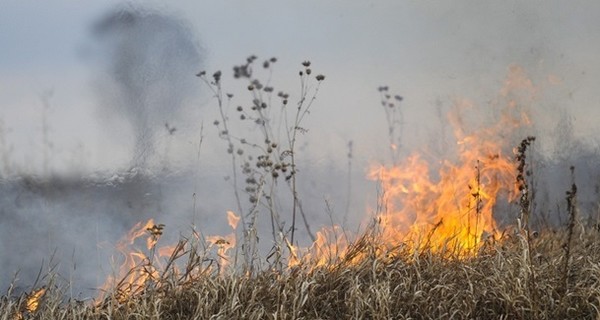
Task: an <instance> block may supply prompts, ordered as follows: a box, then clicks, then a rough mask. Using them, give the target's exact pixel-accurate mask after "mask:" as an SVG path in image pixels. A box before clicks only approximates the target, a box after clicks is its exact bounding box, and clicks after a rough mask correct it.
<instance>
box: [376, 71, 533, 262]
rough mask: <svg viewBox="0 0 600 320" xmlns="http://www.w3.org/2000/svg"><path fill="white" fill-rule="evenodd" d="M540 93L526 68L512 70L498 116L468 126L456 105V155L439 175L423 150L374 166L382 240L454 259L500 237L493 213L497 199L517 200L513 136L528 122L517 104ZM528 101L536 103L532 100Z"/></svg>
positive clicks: (453, 119) (452, 120)
mask: <svg viewBox="0 0 600 320" xmlns="http://www.w3.org/2000/svg"><path fill="white" fill-rule="evenodd" d="M523 93H525V97H526V98H529V99H533V97H534V96H535V94H536V93H537V90H536V88H535V87H534V86H533V84H532V82H531V80H529V79H528V78H527V77H526V76H525V73H524V72H523V70H522V69H521V68H519V67H511V68H510V73H509V77H508V80H507V81H506V82H505V87H504V88H503V89H502V91H501V97H502V98H504V99H505V100H506V103H505V107H504V108H503V109H502V111H501V113H500V117H499V120H497V121H496V122H494V123H492V124H491V125H489V126H487V127H484V128H478V129H477V128H476V129H474V130H472V131H469V130H468V129H469V127H467V126H465V125H464V123H463V120H462V119H461V112H460V111H461V110H462V109H469V111H470V112H472V110H470V109H471V108H473V105H472V104H471V103H469V102H467V101H461V102H459V103H457V105H456V110H454V112H452V113H450V114H449V120H450V123H451V124H452V125H453V127H454V134H455V137H456V141H457V153H458V156H457V159H456V160H455V161H451V160H444V161H442V162H441V164H440V165H439V168H438V170H437V174H436V175H435V176H434V177H431V173H432V172H433V170H432V168H431V165H430V164H429V163H428V162H426V161H425V160H423V159H422V157H421V156H419V155H418V154H415V155H412V156H410V157H408V159H406V160H405V161H404V162H403V163H400V164H398V165H395V166H390V167H386V166H382V165H377V166H373V167H372V168H371V169H370V171H369V174H368V177H369V178H370V179H373V180H378V181H380V183H381V185H382V189H383V194H382V195H381V199H380V201H381V205H382V208H383V210H382V212H380V213H379V216H378V218H379V219H380V221H381V225H382V232H383V233H382V238H383V240H384V241H386V242H388V243H389V244H391V245H398V244H401V243H404V244H409V245H410V246H411V248H412V250H414V251H422V250H431V251H432V252H439V251H443V252H446V253H448V252H451V253H454V254H456V256H459V257H461V256H466V255H472V254H474V253H476V252H477V250H478V249H479V248H480V246H481V244H482V240H484V238H486V237H493V236H496V235H498V230H497V227H496V222H495V220H494V216H493V211H494V206H495V205H496V203H497V201H498V200H499V198H501V197H502V196H504V197H506V199H507V200H509V201H511V200H514V199H515V198H516V195H517V192H518V190H517V186H516V174H517V164H516V162H515V161H514V160H513V158H514V155H513V154H512V152H510V151H508V152H507V150H511V143H513V142H512V141H510V137H512V136H514V132H515V130H517V129H519V128H523V127H526V126H528V125H529V124H530V120H529V116H528V114H527V112H525V111H524V110H523V108H521V106H520V105H519V104H518V103H517V102H516V101H517V99H522V96H523ZM526 102H527V103H529V102H530V100H527V101H526Z"/></svg>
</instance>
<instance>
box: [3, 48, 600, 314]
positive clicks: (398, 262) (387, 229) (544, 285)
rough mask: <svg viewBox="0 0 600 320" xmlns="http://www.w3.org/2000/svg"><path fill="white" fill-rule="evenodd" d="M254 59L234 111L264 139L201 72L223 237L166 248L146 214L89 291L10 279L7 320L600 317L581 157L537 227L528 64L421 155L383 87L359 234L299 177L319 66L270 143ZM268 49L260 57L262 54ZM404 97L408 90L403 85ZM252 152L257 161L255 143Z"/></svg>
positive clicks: (595, 237)
mask: <svg viewBox="0 0 600 320" xmlns="http://www.w3.org/2000/svg"><path fill="white" fill-rule="evenodd" d="M256 59H257V58H256V57H255V56H251V57H249V58H248V59H247V62H246V63H245V64H242V65H241V66H237V67H235V68H234V71H235V74H234V77H235V78H244V79H246V78H247V79H246V80H248V81H249V82H248V83H249V84H248V87H247V89H248V90H249V91H250V94H251V96H252V106H251V107H250V110H251V111H250V112H248V113H247V112H246V111H244V110H245V108H244V107H242V106H238V107H237V108H236V109H235V110H236V111H237V112H239V113H240V115H239V119H240V121H247V120H252V126H256V125H258V126H259V127H260V128H261V129H262V131H261V134H263V136H262V137H260V138H261V139H260V140H264V145H263V144H262V142H260V143H259V142H257V143H254V142H249V141H248V140H246V138H245V137H243V136H239V137H238V136H237V135H235V134H233V133H232V131H230V129H229V126H228V124H229V123H230V121H231V118H229V117H228V116H226V115H225V110H226V109H227V107H228V106H229V104H230V102H231V101H232V100H231V99H233V97H234V96H233V95H232V94H226V97H227V98H226V99H225V96H223V91H222V87H221V76H222V73H221V72H220V71H218V72H215V73H214V74H213V77H212V80H211V79H209V78H208V77H206V73H205V72H201V73H199V74H198V76H199V77H200V78H201V79H202V80H203V81H204V82H205V84H206V85H207V86H208V87H209V88H211V90H212V92H213V93H214V94H215V98H216V99H217V104H218V109H219V112H220V114H221V120H220V121H219V120H216V121H215V122H214V124H215V126H216V127H217V128H218V129H219V130H220V135H219V136H220V138H222V139H223V140H224V141H225V142H226V143H227V145H228V149H227V150H228V153H229V154H230V156H231V163H232V168H233V178H232V179H233V185H234V191H235V195H236V202H237V205H238V210H237V212H238V213H237V214H236V213H235V212H233V211H228V212H227V220H228V222H229V225H230V227H231V228H232V232H231V233H230V234H228V235H219V236H214V235H204V234H202V233H200V232H198V231H196V229H192V230H193V231H192V234H191V236H190V237H188V238H183V239H181V240H180V241H179V242H178V243H177V244H176V245H174V246H162V245H159V244H158V243H159V241H160V238H161V236H162V234H163V231H164V225H162V224H156V223H155V222H154V221H153V220H150V221H148V222H146V223H143V222H140V223H138V224H137V225H136V226H134V228H132V230H131V231H130V232H129V233H128V234H127V235H126V236H125V237H124V238H123V239H121V241H119V242H118V243H117V246H116V247H117V251H118V252H120V253H121V256H122V259H121V261H122V262H121V263H120V264H119V266H118V270H116V272H115V274H114V275H112V276H111V277H109V278H108V279H107V281H106V283H105V284H104V286H102V288H101V290H100V294H99V295H98V296H97V297H96V298H95V299H90V300H88V301H78V300H76V299H73V298H71V299H67V300H65V298H64V297H67V296H71V297H72V295H67V292H68V288H69V287H68V286H65V285H62V284H61V283H60V281H58V280H57V279H59V277H57V275H55V274H52V273H51V274H49V275H48V276H47V277H46V278H45V279H46V281H43V284H44V286H43V287H35V286H34V287H35V289H33V290H31V292H30V293H29V294H23V295H20V296H19V295H15V294H13V291H12V289H9V291H8V292H7V294H6V295H4V296H3V297H2V298H1V299H0V315H1V316H0V320H3V319H11V320H16V319H30V318H31V319H337V318H342V319H355V318H360V319H363V318H365V319H390V318H393V319H414V318H416V319H445V318H458V319H489V318H502V319H557V318H590V319H592V318H598V317H600V264H599V263H598V261H600V250H599V249H600V229H598V228H597V226H592V225H588V226H583V224H581V223H579V220H578V219H579V218H578V216H577V205H576V195H577V188H576V185H575V181H574V173H573V172H574V169H571V171H572V175H573V182H572V188H571V190H570V191H569V192H568V193H567V195H568V197H567V201H568V203H569V205H568V213H569V225H568V227H567V229H566V230H557V229H552V228H550V227H548V228H547V229H546V230H543V231H542V232H532V230H531V225H530V223H529V221H530V219H529V218H530V215H531V214H532V212H533V210H532V206H531V203H532V192H533V190H531V189H530V184H531V175H532V173H531V170H530V168H529V162H527V161H526V156H527V154H528V153H527V152H528V151H527V147H528V146H529V145H530V144H531V143H533V141H534V138H533V137H532V136H529V137H528V138H526V139H525V140H522V142H521V145H520V147H518V148H517V149H514V150H513V149H512V148H513V147H514V145H511V143H513V142H514V141H511V139H514V138H515V135H521V133H522V132H520V130H521V129H524V128H525V129H527V128H528V126H529V125H530V124H531V122H530V119H529V116H528V113H527V110H526V109H527V108H525V107H524V105H525V106H526V105H528V104H530V103H531V102H532V101H533V100H534V98H535V96H536V95H537V94H538V90H537V89H536V87H535V86H533V83H532V82H531V81H530V80H529V79H528V78H527V77H526V74H525V73H524V71H523V70H522V69H521V68H518V67H511V68H510V72H509V76H508V79H507V81H506V83H505V87H504V88H503V89H502V90H501V93H500V97H499V98H498V102H497V103H496V104H497V105H498V106H499V107H500V108H501V109H499V110H497V111H498V112H497V117H495V118H493V119H492V121H490V123H487V124H485V125H483V126H477V127H470V126H467V125H465V123H464V121H463V120H464V119H462V116H464V113H461V111H464V109H471V108H472V105H471V104H469V103H465V102H462V103H461V102H459V103H457V105H456V106H455V107H456V109H457V110H455V112H454V113H451V114H450V118H449V120H450V122H451V123H452V125H453V129H454V133H455V138H456V141H455V142H456V145H457V148H456V155H455V157H454V158H448V159H444V160H443V161H441V162H439V163H438V164H437V165H435V164H432V163H429V162H427V161H425V160H424V159H423V158H422V157H420V156H419V154H413V155H412V156H409V157H406V160H404V161H401V160H400V159H401V157H399V154H397V153H396V152H397V150H398V146H400V145H401V143H400V142H401V141H399V140H401V139H400V138H401V137H397V136H396V134H395V133H398V132H401V130H396V129H401V128H394V126H399V125H401V123H402V122H398V121H396V120H394V119H391V118H389V117H395V116H394V115H395V114H396V115H397V116H398V117H400V118H401V117H402V115H401V114H400V113H399V111H398V105H397V103H395V104H392V103H390V102H389V100H390V97H391V95H389V94H388V93H387V90H388V89H387V87H382V88H380V92H382V94H383V97H384V99H387V100H384V103H383V105H384V107H385V108H386V114H387V116H388V125H389V126H390V128H389V134H390V148H391V151H392V160H393V163H392V164H391V165H388V166H385V165H376V166H373V167H372V168H371V169H370V171H369V177H370V178H371V179H373V180H377V181H378V182H380V185H381V189H382V194H381V195H379V199H378V208H377V209H376V210H373V211H374V212H375V213H374V215H372V216H369V217H368V219H371V220H372V221H373V222H372V223H371V224H370V227H368V228H367V230H365V231H363V233H362V235H361V236H358V237H353V236H352V235H349V234H348V233H347V232H346V230H344V229H343V228H341V227H340V226H332V227H331V228H322V229H321V230H319V231H317V232H315V233H314V234H313V233H312V231H311V230H310V228H309V224H308V222H307V219H306V216H305V215H304V211H303V210H302V207H301V206H300V201H299V196H298V192H297V189H296V172H297V164H296V161H295V156H294V155H295V154H296V148H295V144H296V137H297V135H299V134H301V133H305V132H306V129H304V128H302V127H301V126H300V124H301V122H302V119H303V118H304V116H305V115H306V114H308V113H309V112H308V111H309V109H310V107H311V105H312V103H313V101H314V100H315V98H316V93H317V92H318V88H319V86H320V84H321V81H322V80H323V79H324V76H322V75H319V76H317V77H316V81H317V83H316V84H315V83H312V84H311V82H309V81H310V80H311V78H309V77H308V75H310V74H311V73H312V71H311V69H310V68H309V67H310V62H308V61H305V62H303V63H302V66H303V68H302V70H301V71H300V72H299V75H300V80H301V94H300V100H299V102H298V103H297V105H296V107H295V110H296V111H295V112H292V115H291V116H290V122H289V123H292V125H291V126H290V125H289V123H288V122H284V123H285V127H287V128H288V130H287V141H286V139H282V140H283V143H281V141H279V142H275V140H274V139H277V138H278V137H277V135H275V134H274V132H275V130H273V128H272V127H271V125H270V124H269V123H271V120H272V119H271V118H270V117H269V114H268V112H267V111H270V108H272V107H273V106H272V105H271V102H270V101H271V99H270V94H271V92H273V88H272V87H270V86H268V85H266V86H265V85H263V84H262V83H261V82H260V81H259V80H258V79H257V78H253V75H252V68H251V67H252V66H253V63H254V61H255V60H256ZM275 61H276V59H274V58H272V59H271V60H268V61H265V62H264V63H263V68H265V69H269V68H270V65H272V64H273V63H275ZM267 83H268V81H267ZM261 90H263V91H261ZM278 97H279V98H281V101H280V103H281V105H280V108H281V117H283V118H284V119H287V118H288V114H287V111H286V110H288V107H287V105H288V98H289V96H288V94H287V93H283V92H280V93H279V95H278ZM395 100H396V101H397V102H398V103H400V102H401V101H402V97H400V96H396V97H395ZM521 100H523V101H524V102H525V104H523V103H519V101H521ZM388 109H389V110H392V111H389V110H388ZM388 111H389V112H388ZM394 112H396V113H394ZM469 112H473V110H470V111H469ZM275 118H276V117H275ZM390 119H391V120H390ZM242 137H243V138H242ZM498 137H501V139H498ZM279 148H281V149H279ZM234 151H235V152H234ZM511 151H512V152H511ZM253 152H254V153H257V154H258V155H257V156H256V159H257V161H256V162H255V158H254V157H252V156H249V155H248V154H249V153H253ZM240 163H242V165H241V168H242V169H241V171H240V172H239V174H240V175H241V176H245V177H246V183H247V185H246V188H245V189H244V190H245V192H246V194H247V195H248V196H249V203H250V204H249V205H243V204H242V202H241V200H240V199H241V198H240V195H241V194H242V193H241V192H240V190H241V189H240V190H238V188H239V187H240V186H238V184H237V182H236V181H237V178H236V177H237V176H236V173H238V171H237V170H238V167H239V166H238V165H239V164H240ZM251 163H256V168H254V167H253V164H251ZM280 175H281V178H280ZM283 177H285V178H283ZM282 180H284V181H282ZM280 186H287V187H289V191H290V192H291V197H288V200H289V201H290V202H292V203H293V205H292V206H291V210H290V211H291V227H290V228H287V227H284V225H285V223H284V222H285V221H284V219H283V218H282V215H281V213H282V212H279V209H278V207H277V206H276V201H274V200H273V199H274V198H278V193H277V190H278V188H279V187H280ZM530 190H531V191H530ZM278 199H279V198H278ZM501 200H506V202H507V204H508V205H514V204H515V203H516V202H517V200H518V206H519V209H520V212H519V217H518V218H517V219H516V220H517V221H516V226H514V227H512V228H513V229H511V228H510V227H509V228H508V229H505V230H501V229H500V228H499V227H498V226H497V223H496V221H495V216H496V215H497V214H502V212H498V211H500V209H499V208H498V206H497V205H498V202H499V201H501ZM259 212H263V213H264V212H266V213H268V214H269V215H270V220H271V226H272V227H271V228H272V230H271V231H272V237H273V239H272V240H273V242H272V243H274V245H273V248H272V250H271V251H270V254H268V255H267V256H266V257H265V258H262V257H261V256H260V254H259V250H258V246H257V244H258V239H259V238H258V235H257V228H256V225H257V224H256V220H257V219H258V216H259ZM238 214H239V215H238ZM296 214H298V219H300V218H301V219H302V221H303V222H304V224H305V229H306V232H307V234H308V235H310V237H311V238H312V240H314V241H313V244H312V245H311V246H310V247H307V248H302V247H299V246H298V242H297V241H294V231H295V230H296V227H295V224H296V219H297V217H296ZM299 221H300V220H299ZM238 224H239V225H240V226H241V228H240V229H241V231H239V230H237V228H238ZM138 242H139V243H138ZM142 242H143V245H140V244H141V243H142ZM238 242H239V243H238ZM140 247H142V248H144V249H139V248H140Z"/></svg>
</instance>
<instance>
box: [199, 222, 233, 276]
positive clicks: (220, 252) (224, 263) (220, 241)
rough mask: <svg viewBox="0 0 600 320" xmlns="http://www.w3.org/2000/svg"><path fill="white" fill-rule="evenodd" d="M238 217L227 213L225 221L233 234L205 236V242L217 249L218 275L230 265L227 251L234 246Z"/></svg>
mask: <svg viewBox="0 0 600 320" xmlns="http://www.w3.org/2000/svg"><path fill="white" fill-rule="evenodd" d="M240 219H241V218H240V216H237V215H235V213H234V212H233V211H227V221H228V223H229V226H230V227H231V228H232V229H233V232H232V233H230V234H228V235H226V236H207V237H206V241H208V242H210V243H211V246H216V247H217V256H218V257H219V274H221V275H222V274H223V273H224V272H225V270H226V269H227V267H228V266H229V265H230V264H231V257H230V256H229V253H228V252H229V250H231V249H232V248H235V246H236V235H235V230H236V228H237V225H238V222H239V221H240Z"/></svg>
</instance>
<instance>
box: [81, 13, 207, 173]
mask: <svg viewBox="0 0 600 320" xmlns="http://www.w3.org/2000/svg"><path fill="white" fill-rule="evenodd" d="M92 34H93V36H94V37H95V39H96V40H97V42H98V44H99V53H100V58H101V63H102V66H101V68H102V69H103V70H102V71H103V74H104V75H105V77H104V78H102V79H101V80H100V81H99V82H98V88H97V89H98V93H99V95H100V97H101V100H102V103H101V106H100V107H101V112H102V113H103V114H104V115H107V114H108V118H111V117H119V118H123V119H125V120H126V121H127V122H129V124H130V125H131V127H132V130H133V134H134V136H135V138H134V139H135V147H134V151H133V159H132V166H142V167H144V166H146V165H147V162H148V161H149V160H151V159H152V157H153V156H154V154H155V134H156V132H157V130H161V129H162V130H164V128H165V123H170V124H171V125H173V124H174V123H176V122H177V121H178V120H179V115H180V112H181V110H182V109H183V108H184V107H185V104H186V102H188V101H189V100H190V98H191V97H193V96H194V94H195V93H196V91H197V90H198V88H197V81H195V77H194V74H195V72H194V70H197V69H198V68H199V65H200V63H201V62H202V57H201V50H200V46H199V44H198V41H197V39H196V36H195V35H194V33H193V32H192V31H191V30H190V29H189V28H188V27H187V26H186V25H185V23H184V22H183V21H182V20H180V19H178V18H176V17H173V16H169V15H166V14H164V13H159V12H157V11H154V10H150V9H143V8H136V7H131V6H128V7H126V8H119V9H116V10H113V11H111V12H109V13H107V14H106V15H105V16H104V17H102V18H101V19H99V20H98V21H97V22H96V23H95V24H94V25H93V27H92ZM113 120H114V119H113Z"/></svg>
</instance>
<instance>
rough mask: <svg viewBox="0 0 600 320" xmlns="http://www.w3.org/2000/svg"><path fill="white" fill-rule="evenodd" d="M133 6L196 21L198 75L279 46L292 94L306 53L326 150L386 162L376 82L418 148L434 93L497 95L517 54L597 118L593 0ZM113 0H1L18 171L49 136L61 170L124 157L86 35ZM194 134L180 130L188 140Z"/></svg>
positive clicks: (4, 80) (4, 119) (318, 135)
mask: <svg viewBox="0 0 600 320" xmlns="http://www.w3.org/2000/svg"><path fill="white" fill-rule="evenodd" d="M130 3H132V4H134V5H135V6H148V7H151V8H154V9H157V10H158V11H161V12H165V13H168V14H170V15H174V16H176V17H178V18H180V19H182V20H185V21H186V22H187V23H188V24H189V26H190V27H191V28H192V29H193V30H194V32H195V33H196V36H197V37H198V40H199V43H200V44H201V46H202V48H203V54H204V56H205V60H204V65H203V66H197V67H196V66H190V70H189V72H190V73H196V72H197V71H199V70H197V69H198V68H200V67H202V68H206V69H207V70H208V71H209V72H212V71H214V70H217V69H222V70H224V71H226V74H227V75H229V72H230V70H231V66H232V65H234V64H239V63H241V62H243V61H244V59H245V57H246V56H248V55H250V54H256V55H258V56H259V57H261V58H268V57H271V56H276V57H278V58H279V61H278V63H277V67H276V69H275V74H274V82H276V83H281V87H284V88H285V91H288V92H292V93H293V92H294V90H296V91H297V90H298V89H297V88H298V87H299V85H298V79H297V75H296V73H297V71H298V70H299V68H300V64H299V63H300V62H301V61H303V60H306V59H310V60H311V61H312V62H313V68H314V70H315V71H316V72H319V73H323V74H325V75H326V76H327V79H326V81H325V83H324V84H323V87H322V90H321V93H320V94H319V97H318V100H317V104H316V105H315V107H314V109H313V112H312V114H311V117H310V119H309V122H308V123H307V126H308V127H310V128H311V132H310V136H311V137H310V138H307V139H311V138H312V139H318V140H316V141H319V143H318V145H317V146H315V148H313V150H314V151H313V152H314V153H315V156H316V157H317V158H318V159H328V158H332V157H333V158H336V157H337V158H339V159H341V160H343V159H344V157H345V146H346V144H347V142H348V141H349V140H353V141H354V145H355V152H356V153H357V154H359V155H360V157H361V158H362V159H363V160H364V161H368V160H370V159H379V158H382V156H381V151H382V150H385V145H386V143H385V141H386V140H385V139H386V130H385V127H384V125H383V123H384V122H383V121H384V113H383V111H382V110H381V106H380V105H379V95H378V92H377V90H376V88H377V87H378V86H380V85H389V86H390V88H391V89H392V90H393V93H399V94H401V95H402V96H403V97H404V98H405V100H404V102H403V105H402V107H403V108H404V110H405V114H406V123H407V124H406V127H405V128H406V130H407V132H408V133H407V138H406V144H407V146H413V147H414V146H415V145H417V146H418V143H415V142H414V141H422V139H427V135H428V133H427V132H428V131H429V130H430V128H431V127H433V126H434V125H432V124H431V123H434V122H435V121H437V120H435V121H434V120H432V117H433V116H434V115H435V105H436V101H437V103H438V105H439V104H441V105H443V106H448V105H450V104H451V103H452V100H453V99H455V98H458V97H464V98H469V99H473V100H474V101H480V102H483V101H487V100H489V99H492V98H493V97H494V96H495V95H496V94H497V92H498V91H499V90H500V88H501V86H502V83H503V81H504V77H505V75H506V73H507V70H508V67H509V66H510V65H511V64H517V65H521V66H523V67H524V68H525V70H526V71H527V72H528V73H529V74H530V75H531V77H532V78H533V79H534V81H537V83H538V84H539V85H540V86H542V87H544V90H546V92H548V91H549V93H548V97H551V98H552V101H555V104H556V105H554V106H549V108H550V107H551V109H549V110H550V111H551V112H555V111H556V110H557V109H556V108H558V107H562V108H567V109H569V110H572V114H573V116H574V119H575V124H576V125H575V127H576V128H577V130H578V131H577V132H578V133H579V134H580V135H586V134H589V133H590V132H592V130H593V128H595V127H596V123H595V122H596V121H597V119H600V108H598V106H599V105H600V99H599V98H598V96H599V95H598V92H599V90H598V83H600V81H599V80H600V61H599V58H598V57H600V32H599V31H598V30H600V3H599V2H597V1H569V2H566V1H527V2H525V1H501V2H499V1H452V2H445V3H444V4H441V2H435V3H434V2H423V1H397V0H394V1H349V0H344V1H317V0H310V1H244V0H236V1H234V0H228V1H222V0H218V1H168V2H159V1H135V2H130ZM450 3H451V4H450ZM117 4H123V2H121V1H85V2H83V1H44V2H40V1H27V0H25V1H9V0H0V44H1V48H2V49H1V51H0V121H1V122H0V123H1V131H0V137H1V138H2V139H1V140H0V142H1V145H0V147H1V148H3V149H2V150H0V151H1V152H2V153H3V154H4V157H5V159H9V160H10V161H9V162H10V163H13V169H15V168H18V169H20V170H26V171H34V172H39V170H41V169H40V168H41V166H42V161H41V160H40V159H41V158H42V157H43V154H44V148H48V147H47V146H46V147H44V146H45V145H46V144H47V142H44V141H49V142H51V143H52V145H51V149H52V150H51V152H47V153H48V154H49V155H47V157H50V160H49V161H50V163H51V165H52V166H53V167H55V168H56V170H59V171H60V170H65V168H69V167H72V166H83V168H84V169H85V170H94V169H103V168H111V167H120V166H123V164H124V163H127V159H128V157H130V155H129V154H128V150H129V149H130V148H131V145H130V141H125V142H123V139H119V138H115V136H118V135H119V134H126V132H125V131H124V132H121V131H119V130H117V129H114V130H113V128H112V127H111V124H110V123H107V122H102V121H97V118H98V114H97V112H98V109H97V107H98V104H99V103H100V102H99V101H98V99H97V96H96V94H97V92H95V91H94V90H95V89H94V81H95V78H96V77H97V74H98V73H101V72H102V69H101V67H99V66H98V65H97V63H96V62H97V61H95V60H94V58H93V55H94V50H95V49H94V41H93V39H92V37H91V36H90V25H91V24H92V23H93V22H94V21H97V20H98V19H99V18H101V17H102V16H103V15H105V14H106V13H107V12H108V11H109V10H111V9H113V8H114V6H115V5H117ZM90 56H91V57H92V58H90ZM550 76H553V77H554V78H553V79H558V80H559V81H558V82H556V81H555V82H556V83H555V84H554V86H550V85H547V84H546V82H547V81H546V80H547V79H548V77H550ZM225 81H226V82H225V85H228V84H230V83H231V80H230V79H229V78H226V79H225ZM227 81H229V82H227ZM235 88H239V86H238V87H235ZM198 93H199V95H198V97H197V99H196V100H194V103H195V105H194V107H193V108H195V109H194V110H196V111H197V112H195V113H193V117H197V119H195V120H194V121H193V122H195V124H196V125H198V124H200V123H204V124H205V131H206V132H207V133H206V135H207V138H210V137H211V133H210V132H213V131H214V128H213V127H212V126H210V124H211V123H212V121H213V120H214V118H213V114H212V113H211V111H210V110H213V108H214V104H213V103H212V102H211V100H210V95H209V94H208V93H207V92H206V90H203V87H202V86H200V85H199V89H198ZM544 94H545V93H544ZM44 97H46V98H44ZM44 99H46V101H47V106H48V108H47V109H46V111H45V113H44V111H43V110H44V103H43V100H44ZM542 114H543V112H542ZM190 117H192V116H190ZM547 118H548V117H547ZM44 119H45V120H44ZM188 120H189V119H188ZM44 121H45V123H46V124H45V125H44ZM534 121H535V120H534ZM546 121H550V122H551V118H548V119H546ZM187 125H188V126H191V125H190V124H189V123H188V124H187ZM44 126H45V127H46V135H45V136H44V129H43V128H44ZM116 127H117V125H116V124H115V128H116ZM191 127H193V126H191ZM191 127H190V128H191ZM115 130H116V131H117V132H118V133H117V134H115V132H114V131H115ZM194 130H196V132H198V130H197V128H196V129H193V128H192V129H190V130H189V131H188V133H189V132H191V133H193V132H194ZM212 137H213V138H214V135H213V136H212ZM186 139H187V140H186ZM194 139H197V135H191V136H190V137H184V138H182V140H184V141H185V143H188V144H189V143H192V142H193V141H194ZM185 143H184V144H185ZM207 148H209V147H207ZM209 150H210V149H209ZM7 155H8V158H6V157H7ZM206 157H207V158H210V154H209V155H206Z"/></svg>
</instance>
